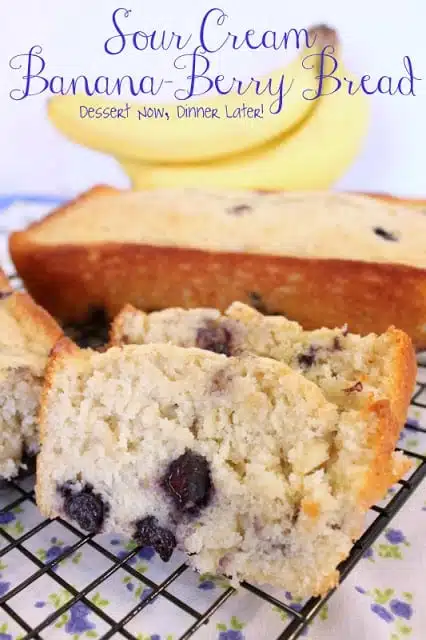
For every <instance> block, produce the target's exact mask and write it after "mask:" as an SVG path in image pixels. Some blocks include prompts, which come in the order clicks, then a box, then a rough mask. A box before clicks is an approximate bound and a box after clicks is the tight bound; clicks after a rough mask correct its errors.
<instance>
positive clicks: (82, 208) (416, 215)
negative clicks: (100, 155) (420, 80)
mask: <svg viewBox="0 0 426 640" xmlns="http://www.w3.org/2000/svg"><path fill="white" fill-rule="evenodd" d="M425 238H426V215H424V214H422V213H420V212H419V211H417V210H415V209H414V208H413V207H408V206H407V207H404V206H403V205H402V204H400V203H399V202H398V201H397V200H389V201H386V200H384V199H374V198H371V197H368V196H364V195H358V194H344V193H334V192H325V191H324V192H303V193H261V192H254V191H253V192H246V191H234V192H233V191H220V190H211V191H207V190H198V189H165V190H152V191H139V192H133V191H123V192H118V191H116V190H115V189H110V188H108V187H98V188H95V189H94V190H92V191H91V192H88V193H87V194H85V195H84V196H83V197H80V198H78V199H77V200H75V201H74V202H71V203H69V204H67V205H66V206H65V207H62V208H60V209H58V210H57V211H56V212H54V213H53V214H50V215H49V216H47V217H46V218H45V219H44V220H42V221H40V222H37V223H35V224H33V225H31V227H30V228H29V229H28V230H27V231H23V232H17V233H15V234H13V236H12V248H15V247H16V246H17V244H19V243H20V242H23V243H25V242H30V243H33V244H35V245H41V246H43V247H50V246H56V245H84V246H88V247H90V246H93V245H99V244H108V243H113V244H114V243H128V244H143V245H152V246H167V247H180V248H187V249H199V250H205V251H218V252H231V253H233V252H244V253H249V254H250V253H253V254H264V255H274V256H288V257H300V258H323V259H327V258H328V259H330V258H334V259H344V260H358V261H365V262H378V263H384V262H386V263H393V264H402V265H408V266H412V267H418V268H422V269H423V268H426V242H425Z"/></svg>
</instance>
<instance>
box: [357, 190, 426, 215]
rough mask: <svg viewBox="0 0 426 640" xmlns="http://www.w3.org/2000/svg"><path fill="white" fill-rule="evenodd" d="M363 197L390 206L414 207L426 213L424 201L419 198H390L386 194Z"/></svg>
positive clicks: (367, 194) (366, 194)
mask: <svg viewBox="0 0 426 640" xmlns="http://www.w3.org/2000/svg"><path fill="white" fill-rule="evenodd" d="M363 195H365V196H370V197H371V198H376V200H383V201H384V202H390V203H391V204H398V205H399V204H400V205H403V206H404V207H410V208H411V207H414V208H416V209H421V210H424V211H425V213H426V200H421V199H420V198H401V197H398V196H391V195H390V194H388V193H364V194H363Z"/></svg>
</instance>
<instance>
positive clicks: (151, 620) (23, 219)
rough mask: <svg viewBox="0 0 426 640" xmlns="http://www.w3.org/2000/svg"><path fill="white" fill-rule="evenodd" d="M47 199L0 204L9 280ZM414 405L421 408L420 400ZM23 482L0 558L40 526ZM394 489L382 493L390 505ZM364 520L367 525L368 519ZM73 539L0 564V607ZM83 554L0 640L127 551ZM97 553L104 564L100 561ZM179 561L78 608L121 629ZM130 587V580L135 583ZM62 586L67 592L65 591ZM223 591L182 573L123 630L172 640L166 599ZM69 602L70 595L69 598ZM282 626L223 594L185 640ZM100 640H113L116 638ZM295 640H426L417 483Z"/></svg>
mask: <svg viewBox="0 0 426 640" xmlns="http://www.w3.org/2000/svg"><path fill="white" fill-rule="evenodd" d="M54 204H55V202H54V199H44V198H33V199H26V198H22V197H21V198H18V197H7V198H0V261H1V264H2V265H3V266H4V267H5V269H6V270H7V271H8V272H11V271H12V270H13V267H12V265H11V263H10V260H9V256H8V254H7V233H8V231H9V230H10V229H12V228H21V227H23V226H25V225H26V224H27V223H28V222H29V221H30V220H32V219H35V218H37V217H39V216H41V215H43V214H44V213H46V212H47V211H48V210H49V209H50V208H51V207H52V205H54ZM421 362H423V364H424V365H425V366H420V367H419V380H420V381H421V382H423V383H426V361H425V360H423V361H421ZM418 401H419V402H421V403H423V404H424V405H425V407H426V391H424V392H423V393H422V394H421V397H420V398H418ZM410 419H411V420H412V421H413V420H414V421H417V422H418V423H419V424H420V425H422V426H424V427H425V426H426V408H425V409H422V408H420V407H417V408H416V407H412V408H411V410H410ZM401 439H402V443H401V444H403V446H404V448H408V449H412V450H414V451H417V452H420V453H422V454H426V435H425V434H421V433H417V432H414V431H412V430H409V429H406V430H405V431H404V433H403V434H402V436H401ZM32 483H33V479H32V478H31V477H29V478H26V479H24V480H22V481H20V486H21V488H22V489H24V491H28V499H24V500H23V501H21V502H20V503H19V504H18V506H16V507H15V508H13V509H12V510H5V511H1V509H2V508H3V507H5V506H6V505H9V504H11V503H12V502H13V501H14V500H15V499H17V498H18V497H19V495H20V494H19V492H17V490H16V489H10V488H6V489H2V490H0V529H1V530H2V531H4V532H5V533H6V534H7V535H8V536H9V538H8V539H5V538H4V537H3V536H2V535H1V533H0V549H1V548H4V547H5V546H6V545H7V544H9V541H10V540H11V539H17V538H20V537H22V536H24V537H25V535H26V534H27V533H28V532H30V531H31V530H32V529H33V528H34V527H37V525H39V524H40V523H42V522H43V518H42V516H41V515H40V513H39V512H38V510H37V508H36V506H35V504H34V502H33V500H31V493H30V492H31V490H32ZM394 491H395V489H393V490H391V491H390V492H389V496H388V499H391V497H392V494H393V493H394ZM372 517H373V516H372ZM76 540H77V537H76V535H75V534H74V533H73V532H72V531H71V530H69V529H68V528H66V527H65V526H63V524H61V523H60V522H58V521H54V522H50V523H46V526H44V527H42V528H39V529H38V530H37V532H36V533H34V534H32V535H29V536H28V537H26V538H25V539H24V542H23V543H22V547H21V548H15V549H13V550H12V551H9V552H8V553H6V554H4V555H3V556H2V557H1V558H0V597H1V596H3V595H5V594H7V593H8V592H9V591H11V590H12V589H14V588H15V587H16V586H17V585H18V584H19V583H21V582H23V581H24V580H25V579H26V578H28V577H29V576H31V575H32V574H34V573H35V571H37V570H38V569H39V568H40V566H43V564H44V563H46V562H50V561H51V560H53V559H55V558H57V557H58V556H59V555H60V554H61V553H63V552H64V551H65V550H66V549H67V548H69V546H70V545H73V544H75V542H76ZM94 543H95V544H93V545H91V544H90V543H86V544H84V545H83V546H81V547H80V548H79V549H78V550H77V551H75V552H74V553H72V555H70V556H69V557H68V558H66V559H65V560H63V561H61V562H60V563H59V564H58V565H57V566H56V567H54V569H53V571H52V572H51V573H50V574H49V575H47V574H44V575H42V576H41V577H39V578H38V579H36V580H34V581H31V582H29V585H28V586H27V587H26V588H25V589H24V590H23V591H21V592H20V593H17V594H16V595H14V596H13V597H12V598H10V599H9V600H8V601H7V607H6V608H0V640H17V639H18V638H23V637H25V630H24V629H22V628H21V627H20V626H19V624H18V623H17V622H16V621H15V619H14V618H15V615H14V614H18V616H19V617H20V618H21V619H23V620H25V621H26V622H27V623H28V625H29V626H30V627H31V628H34V627H35V626H36V625H37V624H39V623H40V622H42V621H43V620H44V619H45V618H46V617H47V616H48V615H50V614H51V613H52V612H53V611H55V610H57V609H59V608H60V607H61V606H62V605H63V604H64V603H66V602H67V600H69V599H70V598H71V597H72V595H73V593H72V592H70V589H69V587H70V586H71V587H72V589H73V590H76V591H80V590H82V589H84V588H85V587H87V585H89V584H90V583H91V582H92V581H93V580H94V579H95V578H96V577H98V576H100V575H101V574H103V573H104V572H105V571H107V570H108V568H109V567H110V566H112V565H113V558H114V557H119V558H120V557H122V556H123V554H127V553H128V551H129V549H131V548H132V544H131V543H129V541H127V540H124V539H121V538H119V537H116V536H112V535H107V536H106V535H104V536H98V537H96V538H95V539H94ZM102 549H105V550H106V551H107V554H104V553H102ZM183 561H184V559H183V557H182V556H181V555H180V554H176V555H175V556H174V557H173V559H172V560H171V562H170V563H168V564H163V563H162V562H161V561H160V560H159V559H158V558H157V557H156V556H155V554H154V552H153V551H152V550H151V549H143V550H142V551H140V552H139V553H137V554H136V555H135V556H134V557H133V558H132V559H131V560H130V561H129V562H128V565H129V567H130V568H131V570H132V571H131V572H129V571H128V570H127V569H126V567H123V568H121V569H119V570H118V571H116V572H114V573H112V574H111V575H110V576H109V577H108V578H107V579H106V580H104V581H103V582H102V583H101V584H100V585H98V586H97V587H95V588H94V589H93V590H90V591H88V593H87V599H88V600H89V601H90V602H93V603H94V604H96V606H97V607H98V608H99V609H101V610H102V611H103V612H105V614H106V616H107V618H108V620H113V621H119V620H121V619H122V618H123V617H124V616H125V615H126V613H127V612H128V611H130V609H132V608H133V607H134V606H135V604H136V603H138V602H142V601H143V600H144V599H146V598H147V597H148V596H149V594H150V593H151V587H150V586H149V585H148V583H149V582H150V581H152V582H153V583H155V584H159V583H161V582H162V581H164V580H165V578H166V577H167V576H168V575H169V574H170V573H172V572H173V571H174V570H175V569H176V568H177V567H179V565H180V564H182V562H183ZM139 577H140V579H139ZM64 585H67V586H68V588H66V586H64ZM226 588H227V584H226V582H225V581H224V580H220V579H215V578H213V577H211V576H208V575H206V576H198V575H196V574H195V573H193V572H191V571H189V570H187V571H185V572H184V573H182V574H181V575H180V576H179V577H178V578H177V579H176V580H174V581H173V582H172V583H171V584H170V585H169V586H168V587H167V589H166V590H165V593H164V594H162V595H160V596H158V597H157V598H156V599H155V600H154V601H153V602H152V603H151V604H149V605H148V606H146V607H145V608H143V609H142V610H141V612H140V613H139V614H138V615H136V617H134V618H133V619H132V620H131V621H130V622H129V623H128V624H127V625H126V627H125V628H126V630H127V631H128V632H129V633H131V634H132V635H134V636H135V637H137V638H138V640H178V638H180V637H181V636H182V635H183V634H184V633H185V631H186V630H187V629H188V628H189V627H190V626H191V625H192V624H193V623H194V619H193V618H192V617H191V616H190V614H189V613H186V612H184V611H182V610H181V609H180V608H179V607H178V606H176V604H175V602H176V598H178V599H179V600H180V601H183V602H186V603H188V605H190V607H191V608H192V609H195V610H196V611H197V612H200V613H203V612H204V611H206V610H207V609H208V608H209V607H210V606H211V604H212V603H213V602H214V601H215V600H216V599H217V597H218V595H219V594H220V593H221V592H222V591H223V590H224V589H226ZM268 591H269V592H270V593H271V594H273V595H276V596H277V597H279V598H280V599H284V600H285V601H286V602H288V603H292V605H293V607H294V608H295V609H296V610H297V609H300V608H301V606H302V603H300V602H298V601H296V600H294V599H292V596H291V594H290V593H286V592H283V591H278V590H273V589H269V590H268ZM74 593H75V591H74ZM287 624H288V617H287V615H286V614H284V613H283V612H282V611H280V610H279V609H277V608H275V607H274V606H273V605H272V604H269V603H268V602H265V601H264V600H262V599H260V598H258V597H257V596H256V595H255V594H253V593H251V592H249V591H246V590H244V589H241V590H239V591H237V592H236V593H235V594H233V595H232V596H231V597H230V598H229V599H228V600H227V601H226V602H225V603H224V604H223V605H222V606H221V607H220V608H219V609H218V610H217V611H216V612H215V613H214V614H213V615H212V617H211V619H210V621H209V623H208V624H207V625H204V626H202V627H201V628H200V629H199V630H198V631H197V632H196V633H195V634H194V636H193V638H194V639H195V640H275V639H276V638H277V637H278V636H279V635H280V634H281V633H282V632H283V630H284V629H285V627H286V625H287ZM111 628H113V627H111V625H110V623H108V622H106V620H105V619H103V618H101V617H99V616H97V615H95V614H94V613H93V612H92V611H91V610H90V608H89V607H88V606H87V605H86V604H84V603H82V602H77V603H76V604H74V605H73V606H72V608H71V609H70V610H69V611H67V612H65V613H64V614H62V615H61V616H60V618H59V619H57V620H55V622H54V623H52V624H51V626H49V627H47V628H46V629H45V630H43V631H42V632H41V633H40V637H42V638H46V639H48V640H50V639H52V640H57V639H70V638H72V639H73V640H79V639H80V638H102V636H103V635H104V634H105V633H107V632H108V631H110V630H111ZM109 637H112V638H117V639H118V638H120V639H123V638H124V637H125V636H124V635H122V634H121V633H120V632H119V631H113V632H112V633H111V635H109ZM302 637H304V638H305V640H308V639H310V640H343V639H344V640H364V639H365V640H367V639H368V640H370V639H374V640H376V639H377V640H382V639H383V640H403V639H407V640H426V482H423V484H421V485H420V487H419V488H418V489H417V490H416V492H415V493H414V494H413V495H412V496H411V497H410V498H409V500H408V502H407V503H406V505H405V506H404V507H403V509H402V510H401V511H400V512H399V514H398V515H397V516H396V517H395V518H394V519H393V520H392V521H391V522H390V523H389V526H388V527H387V528H386V530H385V532H384V533H383V534H382V535H381V536H380V537H379V539H378V540H377V541H376V543H375V544H374V545H373V546H372V547H371V548H370V549H369V550H368V551H367V552H365V554H364V557H363V558H362V560H361V561H360V562H359V563H358V565H357V566H356V567H355V569H354V570H353V571H352V572H351V573H350V574H349V576H348V577H347V579H346V580H345V582H344V583H343V584H342V585H341V586H340V587H339V589H338V590H337V591H336V592H335V593H334V594H333V595H332V597H331V599H330V600H329V602H328V604H327V605H326V606H325V607H324V608H323V609H322V610H321V612H320V614H319V615H318V616H317V617H316V619H315V621H314V622H313V623H312V624H311V625H310V626H309V627H308V628H307V629H306V631H305V632H304V634H303V636H302Z"/></svg>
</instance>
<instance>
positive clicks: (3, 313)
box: [0, 270, 62, 479]
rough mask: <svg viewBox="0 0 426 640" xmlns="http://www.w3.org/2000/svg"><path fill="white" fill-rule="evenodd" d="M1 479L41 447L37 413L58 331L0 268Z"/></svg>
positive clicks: (48, 317)
mask: <svg viewBox="0 0 426 640" xmlns="http://www.w3.org/2000/svg"><path fill="white" fill-rule="evenodd" d="M0 286H1V291H0V478H3V479H10V478H12V477H13V476H16V475H17V473H18V472H19V470H20V468H21V467H22V457H23V455H24V454H28V455H34V454H35V453H36V452H37V451H38V449H39V434H38V411H39V402H40V394H41V388H42V382H43V375H44V369H45V366H46V363H47V358H48V355H49V351H50V349H51V347H52V346H53V344H54V343H55V341H56V340H57V339H58V338H59V337H60V335H61V333H62V332H61V330H60V329H59V327H58V326H57V325H56V323H55V322H54V320H52V319H51V318H50V316H48V314H47V313H46V312H45V311H44V310H42V309H41V308H40V307H38V306H37V305H36V304H35V303H34V302H33V300H32V299H31V298H30V297H29V296H28V295H27V294H25V293H15V292H13V291H12V289H11V288H10V286H9V284H8V282H7V279H6V277H5V276H4V274H3V273H2V272H1V270H0Z"/></svg>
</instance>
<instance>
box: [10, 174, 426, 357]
mask: <svg viewBox="0 0 426 640" xmlns="http://www.w3.org/2000/svg"><path fill="white" fill-rule="evenodd" d="M425 238H426V215H424V214H423V213H422V212H421V210H420V209H417V207H404V206H402V204H401V203H400V202H399V201H397V200H386V199H380V198H371V197H368V196H365V195H355V194H342V193H331V192H320V193H311V192H306V193H258V192H244V191H237V192H228V191H204V190H197V189H181V190H179V189H178V190H173V189H172V190H152V191H145V192H132V191H128V192H119V191H117V190H115V189H112V188H107V187H99V188H95V189H93V190H91V191H90V192H88V193H86V194H84V195H83V196H82V197H80V198H77V200H75V201H74V202H71V203H69V204H68V205H66V206H64V207H61V208H59V209H58V210H57V211H55V212H53V214H51V215H49V216H48V217H46V218H45V219H44V220H41V221H40V222H37V223H35V224H33V225H31V226H30V227H29V228H28V229H27V230H25V231H20V232H17V233H14V234H12V236H11V240H10V249H11V254H12V258H13V261H14V263H15V265H16V268H17V270H18V272H19V274H20V276H21V277H22V279H23V280H24V282H25V284H26V286H27V288H28V290H29V292H30V293H31V294H32V295H33V296H34V297H35V298H36V300H37V301H38V302H39V303H40V304H42V305H43V306H45V307H46V308H47V309H48V310H49V311H50V312H51V313H52V314H53V315H55V316H57V317H58V318H60V319H62V320H66V321H70V320H81V319H83V318H85V317H87V315H88V314H90V313H91V312H92V311H93V310H94V309H99V308H101V309H103V310H104V311H105V312H106V313H107V314H108V315H109V316H110V317H112V316H114V315H115V314H117V313H118V312H119V311H120V310H121V308H122V307H123V306H124V305H125V304H126V303H131V304H133V305H134V306H136V307H138V308H141V309H143V310H148V311H152V310H158V309H163V308H166V307H184V308H189V307H214V308H218V309H221V310H224V309H226V307H227V306H229V304H231V303H232V302H233V301H234V300H240V301H241V302H245V303H248V304H251V305H252V306H256V307H257V308H258V309H260V310H262V311H263V312H264V313H266V314H275V313H280V314H283V315H286V316H287V317H288V318H290V319H291V320H296V321H298V322H300V323H301V324H302V326H303V327H304V328H305V329H314V328H318V327H321V326H327V327H335V326H341V325H343V324H344V323H345V322H349V323H350V326H351V330H352V331H354V332H355V333H361V334H367V333H370V332H372V331H373V332H375V333H382V332H384V331H386V329H387V328H388V326H390V325H394V326H396V327H397V328H399V329H403V330H404V331H406V333H408V334H409V335H410V337H411V338H412V340H413V342H414V344H415V346H416V347H417V348H423V347H426V242H425Z"/></svg>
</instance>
